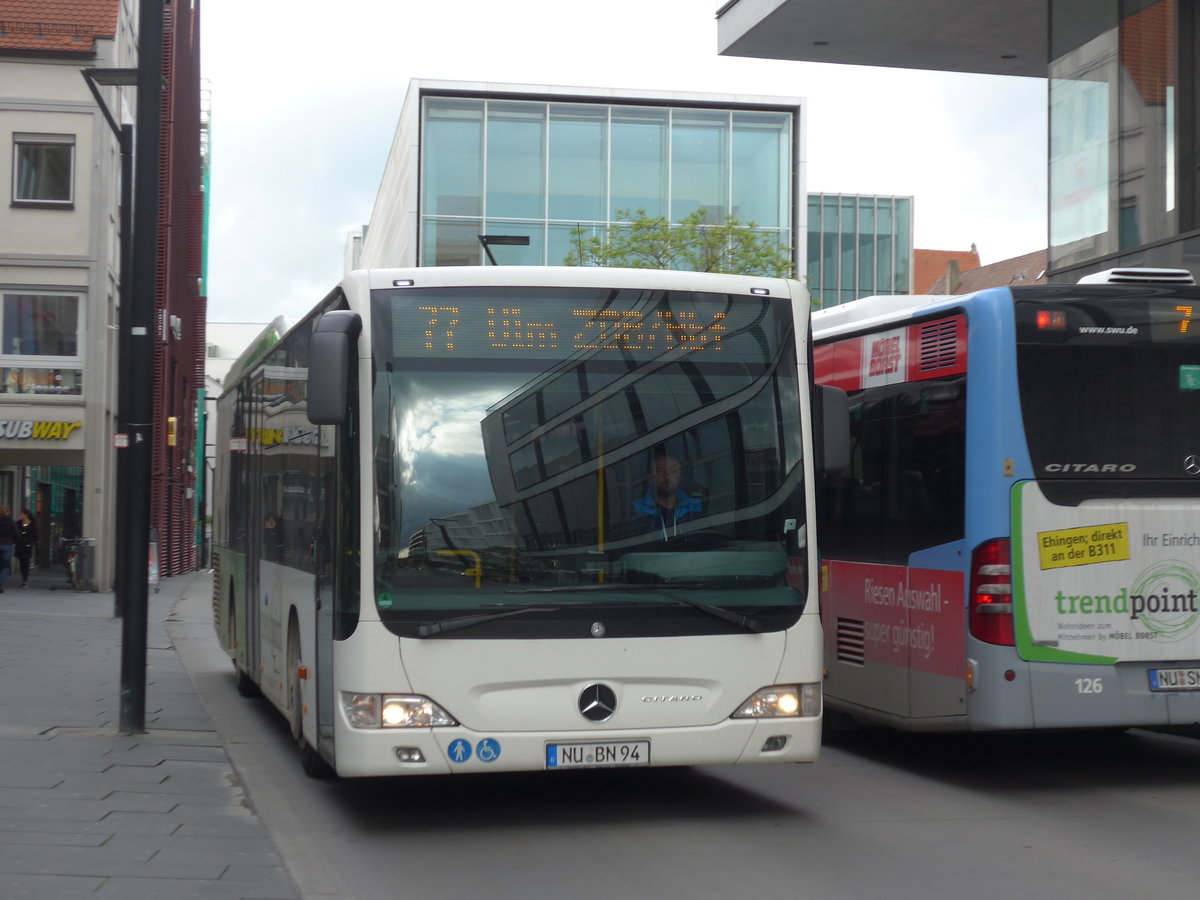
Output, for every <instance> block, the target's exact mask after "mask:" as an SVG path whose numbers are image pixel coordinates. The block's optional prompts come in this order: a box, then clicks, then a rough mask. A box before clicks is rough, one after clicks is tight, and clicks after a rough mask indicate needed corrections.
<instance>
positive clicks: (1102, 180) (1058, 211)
mask: <svg viewBox="0 0 1200 900" xmlns="http://www.w3.org/2000/svg"><path fill="white" fill-rule="evenodd" d="M1117 79H1118V65H1117V30H1116V29H1111V30H1109V31H1106V32H1104V33H1103V34H1100V35H1099V36H1097V37H1095V38H1093V39H1092V40H1089V41H1088V42H1087V43H1085V44H1083V45H1082V46H1080V47H1078V48H1077V49H1074V50H1071V51H1070V52H1068V53H1066V54H1064V55H1063V56H1060V57H1059V58H1058V59H1056V60H1054V61H1053V62H1052V63H1051V66H1050V265H1051V267H1052V268H1059V267H1061V266H1064V265H1069V264H1071V263H1073V262H1081V261H1086V260H1088V259H1094V258H1095V257H1097V256H1104V255H1105V254H1108V253H1112V252H1115V251H1116V249H1117V246H1116V243H1117V233H1118V228H1117V222H1116V219H1117V215H1116V195H1115V192H1114V191H1113V190H1112V189H1111V187H1110V185H1111V184H1112V183H1113V182H1114V181H1115V179H1116V174H1117V173H1116V158H1117V154H1116V152H1115V148H1116V142H1117V115H1116V97H1117V94H1118V89H1117V84H1118V81H1117Z"/></svg>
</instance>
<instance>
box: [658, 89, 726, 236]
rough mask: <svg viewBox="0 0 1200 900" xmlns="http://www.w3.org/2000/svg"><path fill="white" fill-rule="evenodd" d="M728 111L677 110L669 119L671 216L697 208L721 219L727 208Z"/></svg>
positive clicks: (676, 219)
mask: <svg viewBox="0 0 1200 900" xmlns="http://www.w3.org/2000/svg"><path fill="white" fill-rule="evenodd" d="M728 165H729V113H727V112H722V111H716V110H714V111H709V110H700V109H697V110H676V111H675V113H674V117H673V118H672V120H671V220H672V221H674V222H678V221H680V220H681V219H683V218H684V217H685V216H687V215H690V214H691V213H694V212H695V211H696V210H698V209H703V210H705V211H706V212H707V213H708V215H709V219H710V221H718V222H719V221H721V220H722V219H723V218H724V217H725V215H726V214H727V213H728V209H729V169H728Z"/></svg>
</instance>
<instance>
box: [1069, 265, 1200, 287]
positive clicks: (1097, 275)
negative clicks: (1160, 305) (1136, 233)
mask: <svg viewBox="0 0 1200 900" xmlns="http://www.w3.org/2000/svg"><path fill="white" fill-rule="evenodd" d="M1079 283H1080V284H1195V283H1196V279H1195V278H1193V277H1192V273H1191V272H1189V271H1188V270H1187V269H1142V268H1129V269H1105V270H1104V271H1103V272H1093V273H1092V274H1091V275H1084V276H1083V277H1082V278H1080V279H1079Z"/></svg>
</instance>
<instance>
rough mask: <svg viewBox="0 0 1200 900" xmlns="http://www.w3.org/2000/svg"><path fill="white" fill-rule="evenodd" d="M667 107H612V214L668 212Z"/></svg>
mask: <svg viewBox="0 0 1200 900" xmlns="http://www.w3.org/2000/svg"><path fill="white" fill-rule="evenodd" d="M667 116H668V113H667V110H665V109H642V108H639V107H613V109H612V125H611V128H610V134H611V137H610V141H611V143H610V149H609V152H610V160H611V162H610V166H611V169H612V199H611V201H610V203H609V210H610V216H611V217H612V218H614V219H615V218H617V213H618V212H619V211H620V210H629V211H630V212H636V211H637V210H639V209H641V210H645V211H646V214H647V215H650V216H661V215H665V214H666V209H667V208H666V196H667V127H668V126H667V121H668V119H667Z"/></svg>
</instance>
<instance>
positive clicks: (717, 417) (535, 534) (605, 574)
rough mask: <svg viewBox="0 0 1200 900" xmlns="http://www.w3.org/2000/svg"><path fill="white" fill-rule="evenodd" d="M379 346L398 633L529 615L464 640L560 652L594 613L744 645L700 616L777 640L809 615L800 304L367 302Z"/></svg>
mask: <svg viewBox="0 0 1200 900" xmlns="http://www.w3.org/2000/svg"><path fill="white" fill-rule="evenodd" d="M372 344H373V353H374V359H375V382H374V387H373V396H374V409H373V421H374V440H373V447H374V460H373V464H374V467H375V472H374V475H375V478H374V482H375V485H376V496H375V498H374V501H375V521H376V547H377V553H376V561H375V562H376V565H375V573H376V605H377V607H378V609H379V613H380V616H381V618H382V619H383V621H384V622H385V624H386V625H387V626H388V627H389V628H390V629H391V630H392V631H393V632H395V633H397V634H401V635H405V636H414V637H415V636H422V634H429V633H430V627H429V623H430V622H431V621H433V622H437V623H442V622H447V621H450V620H452V619H454V618H455V617H457V616H474V615H475V614H477V613H492V612H497V613H505V612H507V611H509V610H516V609H520V608H523V607H533V608H532V609H529V610H528V611H527V612H528V614H522V615H496V616H492V615H483V616H479V617H477V618H472V619H470V623H471V624H472V627H471V629H470V630H469V631H465V634H464V635H463V636H464V637H470V638H472V639H475V638H488V637H512V636H514V635H524V636H546V637H553V636H559V635H560V633H564V632H560V630H559V629H563V628H565V625H563V624H561V623H564V622H565V621H566V620H570V619H572V618H573V617H575V618H577V617H578V616H587V615H594V614H595V610H596V608H597V606H598V605H603V606H605V607H606V610H607V611H606V613H605V621H606V622H607V623H609V627H610V628H611V627H614V626H613V623H614V622H615V623H617V624H616V626H615V627H617V628H619V629H624V633H627V634H629V635H633V636H637V635H649V634H656V635H657V634H678V633H688V634H706V633H727V632H732V631H737V630H738V625H737V624H736V622H731V621H728V620H727V619H723V618H722V617H721V616H719V615H706V614H704V610H703V608H704V607H712V606H717V607H722V608H730V609H736V610H738V611H739V612H740V613H745V614H747V615H753V617H754V621H755V623H756V624H759V623H761V625H762V628H763V629H767V630H779V629H782V628H786V627H788V626H790V625H791V624H793V623H794V622H795V621H796V619H797V617H798V616H799V615H800V613H801V612H802V611H803V607H804V601H805V597H804V594H803V585H804V580H803V578H801V577H797V575H798V574H799V573H798V571H797V570H802V563H801V560H802V558H803V556H804V553H805V549H804V548H805V541H806V534H807V528H806V522H805V518H804V510H805V499H804V491H803V480H802V479H803V466H802V460H801V446H802V444H801V430H800V382H799V377H798V371H797V364H796V335H795V334H794V320H793V315H792V309H791V304H790V301H789V300H788V299H786V298H773V297H765V296H731V295H725V294H711V293H695V292H670V291H649V290H598V289H563V288H557V289H556V288H508V287H489V288H486V289H484V288H474V289H472V288H428V289H426V288H421V289H418V288H406V287H398V288H395V289H391V290H379V291H375V292H374V293H373V295H372ZM581 586H588V587H587V589H584V590H581V589H580V587H581ZM680 591H686V598H685V599H683V600H682V601H681V599H680V594H679V592H680ZM710 611H711V610H710ZM651 612H653V615H651V614H650V613H651ZM477 622H478V623H479V624H478V626H477V627H476V623H477ZM423 624H424V625H425V630H424V632H422V631H421V628H422V625H423ZM756 630H757V629H756ZM577 633H578V627H577V625H576V626H575V627H574V628H573V629H572V630H570V634H577Z"/></svg>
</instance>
